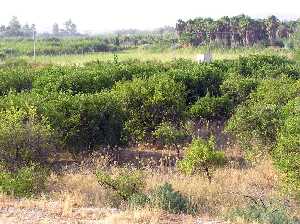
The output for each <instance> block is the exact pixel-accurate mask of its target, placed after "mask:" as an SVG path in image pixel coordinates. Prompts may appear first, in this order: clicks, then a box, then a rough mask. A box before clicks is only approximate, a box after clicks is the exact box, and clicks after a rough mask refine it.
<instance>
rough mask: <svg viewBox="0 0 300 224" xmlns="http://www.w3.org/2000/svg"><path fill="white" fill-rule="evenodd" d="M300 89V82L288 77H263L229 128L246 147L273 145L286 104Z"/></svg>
mask: <svg viewBox="0 0 300 224" xmlns="http://www.w3.org/2000/svg"><path fill="white" fill-rule="evenodd" d="M299 93H300V82H299V81H295V80H293V79H291V78H288V77H281V78H280V79H267V80H264V81H262V82H261V84H260V85H259V86H258V89H257V91H255V92H253V93H252V94H251V96H250V98H249V99H248V100H247V101H246V102H245V103H244V104H242V105H241V106H239V107H238V108H237V110H236V112H235V113H234V115H233V116H232V117H231V118H230V120H229V122H228V124H227V127H226V130H227V131H228V132H230V133H232V134H234V135H235V136H237V137H238V139H239V140H240V141H241V142H242V145H243V146H245V148H246V147H248V148H251V147H252V146H253V143H255V144H258V145H265V146H268V148H269V149H270V148H271V147H272V146H274V144H275V143H276V138H277V132H278V130H279V128H280V127H281V125H282V119H281V116H280V111H281V109H282V107H283V106H284V105H285V104H286V103H287V102H288V101H289V100H290V99H293V98H295V97H296V96H297V95H299Z"/></svg>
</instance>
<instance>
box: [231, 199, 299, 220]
mask: <svg viewBox="0 0 300 224" xmlns="http://www.w3.org/2000/svg"><path fill="white" fill-rule="evenodd" d="M227 218H228V219H230V220H232V221H234V220H236V219H237V218H239V220H240V219H242V220H243V221H246V222H247V223H248V222H251V223H252V222H255V223H261V224H297V223H299V221H300V220H296V219H295V218H293V217H291V216H290V215H289V214H288V212H287V210H286V208H285V207H284V206H283V205H282V204H280V203H278V202H276V203H274V202H271V203H251V204H249V205H247V206H246V207H244V208H236V209H234V210H233V211H232V212H231V213H230V214H229V215H228V217H227Z"/></svg>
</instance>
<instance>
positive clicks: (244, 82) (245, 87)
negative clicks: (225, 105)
mask: <svg viewBox="0 0 300 224" xmlns="http://www.w3.org/2000/svg"><path fill="white" fill-rule="evenodd" d="M258 83H259V81H258V80H257V79H255V78H251V77H250V78H249V77H242V76H241V75H236V74H232V75H230V76H229V77H227V78H226V80H225V81H224V82H223V83H222V85H221V87H220V88H221V91H222V93H223V94H224V95H225V96H227V97H228V98H229V99H230V100H231V101H232V103H233V106H234V107H235V106H237V105H239V104H241V103H242V102H244V101H245V100H246V99H248V97H249V95H250V94H251V92H253V91H255V90H256V87H257V85H258Z"/></svg>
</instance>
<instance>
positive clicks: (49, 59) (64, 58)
mask: <svg viewBox="0 0 300 224" xmlns="http://www.w3.org/2000/svg"><path fill="white" fill-rule="evenodd" d="M206 51H207V48H203V47H202V48H182V49H165V50H161V49H144V48H138V49H132V50H126V51H122V52H117V53H112V52H107V53H90V54H83V55H61V56H37V58H36V63H42V64H61V65H63V64H84V63H86V62H90V61H96V60H100V61H108V60H114V56H115V55H117V56H118V60H120V61H123V60H128V59H139V60H145V61H147V60H159V61H170V60H172V59H176V58H177V59H178V58H184V59H194V58H195V57H196V55H197V54H201V53H204V52H206ZM212 53H213V59H214V60H222V59H235V58H238V57H239V56H245V55H250V54H261V55H274V54H275V55H280V56H284V57H288V58H292V57H293V54H294V53H293V51H291V50H287V49H275V48H237V49H214V50H212ZM22 58H23V59H25V60H28V61H29V62H34V60H33V58H32V57H28V56H24V57H22Z"/></svg>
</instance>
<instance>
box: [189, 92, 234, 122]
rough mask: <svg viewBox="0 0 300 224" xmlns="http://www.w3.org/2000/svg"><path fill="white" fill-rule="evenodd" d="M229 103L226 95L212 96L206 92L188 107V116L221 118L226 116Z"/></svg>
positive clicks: (209, 118)
mask: <svg viewBox="0 0 300 224" xmlns="http://www.w3.org/2000/svg"><path fill="white" fill-rule="evenodd" d="M230 108H231V105H230V101H229V98H228V97H226V96H221V97H214V96H209V94H207V95H206V96H205V97H202V98H199V99H198V100H197V101H196V103H195V104H193V105H192V106H191V108H190V109H189V114H190V116H191V117H192V118H193V119H195V120H198V119H207V120H212V119H222V118H225V117H227V116H228V113H229V111H230Z"/></svg>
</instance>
